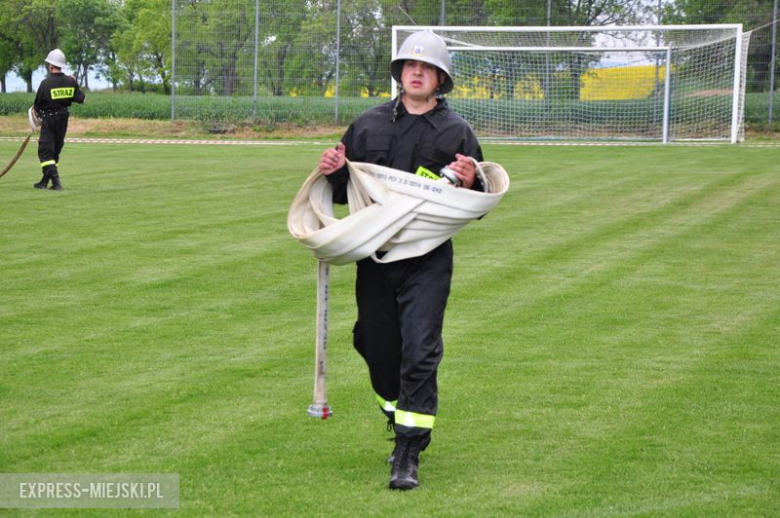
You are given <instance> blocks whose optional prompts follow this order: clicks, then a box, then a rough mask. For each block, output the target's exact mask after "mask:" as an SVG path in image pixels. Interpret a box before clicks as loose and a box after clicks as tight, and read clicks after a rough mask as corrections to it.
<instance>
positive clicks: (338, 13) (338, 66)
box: [335, 0, 341, 125]
mask: <svg viewBox="0 0 780 518" xmlns="http://www.w3.org/2000/svg"><path fill="white" fill-rule="evenodd" d="M340 73H341V0H338V1H337V2H336V114H335V117H336V120H335V124H336V125H338V123H339V79H340V77H339V74H340Z"/></svg>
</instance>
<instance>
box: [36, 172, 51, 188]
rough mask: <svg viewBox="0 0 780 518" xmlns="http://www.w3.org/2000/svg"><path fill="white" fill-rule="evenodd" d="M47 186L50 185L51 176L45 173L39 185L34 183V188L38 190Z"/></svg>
mask: <svg viewBox="0 0 780 518" xmlns="http://www.w3.org/2000/svg"><path fill="white" fill-rule="evenodd" d="M47 185H49V174H48V173H43V177H42V178H41V181H40V182H38V183H34V184H33V187H35V188H36V189H45V188H46V186H47Z"/></svg>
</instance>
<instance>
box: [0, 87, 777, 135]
mask: <svg viewBox="0 0 780 518" xmlns="http://www.w3.org/2000/svg"><path fill="white" fill-rule="evenodd" d="M775 97H776V100H775V103H774V106H775V111H777V112H778V113H777V117H776V124H780V93H779V94H777V95H776V96H775ZM33 99H34V95H32V94H27V93H10V94H2V95H0V116H3V115H13V114H21V113H25V112H26V111H27V109H28V108H29V107H30V105H31V104H32V101H33ZM381 102H384V99H378V98H361V97H354V98H342V99H340V100H339V122H340V123H341V124H345V123H344V121H351V120H353V119H354V118H355V117H356V116H357V115H358V114H360V113H361V112H362V111H363V110H365V109H366V108H368V107H370V106H373V105H376V104H378V103H381ZM462 102H463V101H460V100H458V99H454V100H452V101H451V103H452V105H453V107H454V108H455V109H458V108H459V105H460V103H462ZM704 102H708V103H720V104H723V103H724V102H725V103H727V106H726V108H725V109H727V110H729V109H730V102H731V100H730V98H728V99H726V98H723V97H714V98H712V99H707V100H705V101H704ZM616 103H620V104H621V105H622V106H623V109H621V110H615V109H614V104H616ZM469 104H470V105H471V109H472V110H474V109H478V110H479V111H480V112H481V113H482V114H483V115H484V118H485V119H486V120H495V121H499V122H500V121H504V123H505V124H504V128H503V129H504V130H507V131H509V130H511V129H512V127H515V128H517V134H518V135H523V131H527V129H528V126H529V125H534V124H536V125H537V126H538V124H539V122H538V120H536V119H538V115H539V113H540V110H541V108H540V106H541V105H542V104H543V101H514V102H512V107H511V109H510V107H508V106H507V101H500V100H491V101H489V100H484V101H469ZM179 105H180V106H185V107H186V109H181V110H180V111H179V112H177V113H176V118H177V119H181V120H197V121H206V122H220V121H222V122H248V121H252V120H253V114H256V118H255V123H256V124H268V125H269V126H273V125H274V124H277V123H292V124H334V122H335V113H336V105H335V100H334V99H332V98H330V99H326V98H319V97H269V96H265V97H259V98H258V102H257V107H255V105H254V103H253V101H252V98H251V97H218V96H206V97H191V98H188V99H187V101H186V102H184V103H180V104H179ZM475 105H476V108H475ZM518 106H526V107H527V109H526V110H523V109H518ZM626 106H630V108H627V107H626ZM767 106H768V97H767V94H766V93H754V94H747V95H746V98H745V121H746V124H747V125H748V126H749V127H750V128H753V129H767V128H766V122H767V115H766V114H767ZM555 109H556V110H560V111H561V112H574V111H575V110H577V112H578V113H583V114H588V116H589V117H590V118H591V120H590V122H591V123H598V124H603V125H604V127H605V131H613V133H614V131H617V130H610V129H609V128H611V127H615V128H620V126H621V124H624V123H630V124H631V125H632V127H633V126H636V124H637V123H636V121H637V120H638V119H639V117H638V116H637V114H638V113H645V114H646V115H645V117H644V119H646V120H647V121H648V125H649V126H650V124H649V123H650V122H651V121H652V120H653V117H654V112H653V107H652V104H651V103H650V102H647V101H590V102H575V101H567V102H563V101H559V102H558V103H557V104H556V108H555ZM73 113H74V114H75V115H76V116H78V117H83V118H138V119H152V120H170V119H171V100H170V97H169V96H165V95H158V94H141V93H134V94H129V93H109V92H91V93H89V97H88V100H87V102H86V103H85V104H84V105H80V106H76V107H74V108H73ZM506 113H512V118H507V117H506ZM524 114H525V115H524ZM620 114H623V116H624V117H625V118H626V119H627V120H623V119H621V115H620ZM655 116H656V117H657V116H658V115H657V114H656V115H655ZM583 122H584V121H583ZM561 124H563V123H561ZM523 128H525V130H523ZM653 128H654V129H653V134H654V135H655V134H657V124H656V125H654V126H653ZM478 129H479V128H478ZM570 129H571V128H570ZM770 130H771V129H770ZM534 134H535V135H538V128H537V131H536V132H534Z"/></svg>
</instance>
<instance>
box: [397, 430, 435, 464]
mask: <svg viewBox="0 0 780 518" xmlns="http://www.w3.org/2000/svg"><path fill="white" fill-rule="evenodd" d="M429 444H431V436H430V434H428V435H426V436H424V437H423V438H422V447H421V448H420V452H424V451H425V448H427V447H428V445H429ZM397 450H398V442H396V445H395V446H394V447H393V453H391V454H390V456H389V457H388V458H387V463H388V464H392V463H393V462H394V461H395V452H396V451H397Z"/></svg>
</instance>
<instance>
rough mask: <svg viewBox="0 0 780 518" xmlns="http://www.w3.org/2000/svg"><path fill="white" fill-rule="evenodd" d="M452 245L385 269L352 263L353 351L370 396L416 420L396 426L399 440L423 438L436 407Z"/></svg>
mask: <svg viewBox="0 0 780 518" xmlns="http://www.w3.org/2000/svg"><path fill="white" fill-rule="evenodd" d="M452 256H453V253H452V242H451V241H447V242H446V243H444V244H442V245H441V246H439V247H438V248H436V249H434V250H432V251H431V252H428V253H427V254H425V255H423V256H420V257H414V258H410V259H404V260H401V261H396V262H392V263H387V264H380V263H376V262H374V260H373V259H371V258H367V259H363V260H361V261H358V263H357V279H356V298H357V306H358V319H357V323H356V324H355V328H354V330H353V333H354V336H353V338H354V346H355V349H357V351H358V352H359V353H360V355H361V356H362V357H363V358H364V359H365V361H366V363H367V364H368V369H369V373H370V376H371V384H372V387H373V389H374V392H376V394H377V395H378V396H380V398H382V399H384V400H385V401H388V402H395V401H396V400H397V404H396V409H397V410H396V411H395V412H392V411H387V409H385V413H386V414H387V415H388V416H389V417H390V418H391V419H393V418H394V414H396V415H397V414H399V413H400V412H401V411H403V412H404V415H409V414H411V415H412V416H413V417H414V416H419V417H420V422H422V423H425V424H423V425H422V426H417V425H411V426H409V423H407V424H406V425H402V424H399V422H398V420H397V419H396V420H395V430H396V433H399V434H402V435H423V434H429V433H430V429H431V428H432V427H433V419H434V416H435V415H436V411H437V404H438V388H437V384H436V372H437V369H438V366H439V363H440V362H441V359H442V356H443V353H444V344H443V341H442V327H443V323H444V309H445V307H446V305H447V298H448V296H449V293H450V283H451V280H452Z"/></svg>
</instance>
